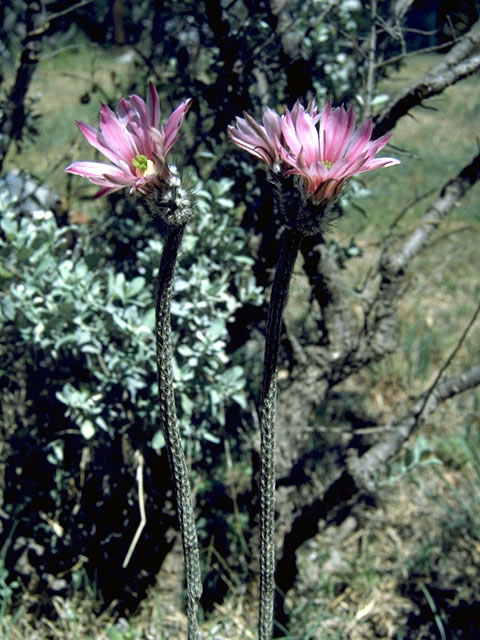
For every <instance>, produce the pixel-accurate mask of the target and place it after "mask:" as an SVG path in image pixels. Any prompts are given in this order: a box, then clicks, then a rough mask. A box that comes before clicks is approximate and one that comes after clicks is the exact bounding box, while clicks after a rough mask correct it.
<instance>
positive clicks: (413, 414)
mask: <svg viewBox="0 0 480 640" xmlns="http://www.w3.org/2000/svg"><path fill="white" fill-rule="evenodd" d="M479 385H480V366H475V367H472V368H470V369H468V370H466V371H464V372H463V373H461V374H459V375H456V376H453V377H451V378H448V379H446V380H444V381H443V382H440V383H439V384H438V385H437V387H436V389H435V391H434V392H433V393H431V394H430V398H429V400H428V402H427V405H426V406H425V409H424V411H423V413H422V415H421V419H420V420H419V419H418V418H419V411H420V408H421V406H422V404H423V402H424V398H425V394H426V393H430V390H428V391H426V392H425V393H423V394H422V395H421V396H419V398H418V399H417V400H416V402H415V403H414V404H413V406H412V407H411V408H410V409H409V410H408V411H407V412H406V413H405V414H404V415H403V416H402V417H401V418H400V419H399V420H394V421H392V422H391V423H390V425H389V427H390V430H389V434H390V435H389V436H388V437H387V438H385V440H383V441H382V442H379V443H378V444H375V445H373V446H372V447H370V448H369V449H368V450H367V452H366V453H364V454H363V455H362V456H361V457H359V458H357V459H354V458H349V459H348V462H347V461H345V462H344V468H343V470H340V471H339V472H338V474H337V476H336V478H335V480H333V481H332V482H331V483H330V485H329V486H328V488H327V489H326V490H325V491H324V493H323V495H322V496H321V497H318V498H315V499H314V500H311V501H310V502H309V503H304V504H302V505H301V507H299V506H298V505H294V507H293V509H294V510H295V513H296V514H298V515H297V516H296V517H295V519H294V520H293V523H292V525H291V527H290V529H289V530H288V532H287V533H286V535H285V539H284V544H283V551H282V555H281V557H280V558H279V561H278V564H277V571H276V578H275V580H276V584H277V587H278V588H277V600H276V619H277V621H278V622H279V623H280V624H282V625H284V626H287V625H288V614H287V613H286V611H285V608H284V602H285V596H286V594H287V593H288V591H289V590H290V589H291V588H292V587H293V586H294V584H295V580H296V577H297V561H296V551H297V549H298V548H299V547H300V546H301V545H302V544H303V543H304V542H306V541H307V540H309V539H310V538H312V537H313V536H315V535H316V534H317V533H318V523H319V521H320V520H323V521H325V523H326V524H331V523H336V524H340V523H341V522H342V521H343V520H344V519H345V518H346V516H347V515H348V513H349V512H350V511H351V508H352V505H353V504H355V503H356V502H357V501H358V498H359V497H360V496H361V495H363V494H364V493H365V489H368V492H369V493H371V492H372V491H374V490H375V482H374V478H375V477H376V476H377V475H378V473H379V471H380V470H382V469H383V468H384V465H385V463H386V462H387V461H388V460H390V459H391V458H392V457H393V456H394V455H396V454H397V453H398V452H399V451H400V449H401V447H402V446H403V444H404V443H405V441H406V440H407V439H408V438H409V437H410V435H411V434H412V433H413V432H414V431H415V430H416V429H417V428H418V427H419V426H420V424H422V423H423V422H424V421H425V419H426V418H427V417H428V416H429V415H430V414H431V413H432V412H433V411H434V410H435V409H436V408H437V407H438V405H439V404H440V403H441V402H444V401H445V400H448V399H449V398H451V397H453V396H455V395H458V394H459V393H463V392H464V391H467V390H469V389H473V388H475V387H477V386H479ZM297 480H298V478H296V479H294V482H297ZM295 491H296V494H300V493H301V487H299V486H298V482H297V486H296V487H295ZM302 495H303V496H305V495H306V494H305V492H303V494H302ZM307 495H311V490H310V491H309V492H308V494H307Z"/></svg>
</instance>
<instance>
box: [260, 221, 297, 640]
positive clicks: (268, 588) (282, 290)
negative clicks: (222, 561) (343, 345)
mask: <svg viewBox="0 0 480 640" xmlns="http://www.w3.org/2000/svg"><path fill="white" fill-rule="evenodd" d="M301 240H302V234H301V233H300V232H298V231H296V230H294V229H285V231H284V233H283V236H282V239H281V246H280V255H279V257H278V262H277V266H276V269H275V276H274V280H273V285H272V291H271V294H270V304H269V307H268V314H267V333H266V338H265V359H264V366H263V383H262V399H261V409H260V436H261V443H260V535H261V541H260V612H259V640H270V639H271V637H272V632H273V607H274V599H275V581H274V577H275V407H276V396H277V360H278V347H279V344H280V334H281V329H282V316H283V311H284V309H285V305H286V303H287V297H288V287H289V284H290V280H291V277H292V274H293V268H294V266H295V261H296V258H297V255H298V250H299V248H300V243H301Z"/></svg>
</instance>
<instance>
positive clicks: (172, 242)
mask: <svg viewBox="0 0 480 640" xmlns="http://www.w3.org/2000/svg"><path fill="white" fill-rule="evenodd" d="M184 231H185V225H179V226H174V227H169V229H168V231H167V233H166V238H165V242H164V246H163V253H162V257H161V260H160V267H159V271H158V278H157V285H156V325H155V337H156V345H157V367H158V368H157V374H158V398H159V402H160V423H161V427H162V429H163V433H164V436H165V443H166V447H167V452H168V459H169V464H170V469H171V473H172V476H173V484H174V489H175V498H176V502H177V513H178V520H179V524H180V532H181V536H182V543H183V553H184V558H185V577H186V586H187V617H188V640H199V639H200V633H199V630H198V622H197V610H198V601H199V599H200V595H201V591H202V583H201V576H200V560H199V552H198V541H197V532H196V528H195V516H194V512H193V506H192V498H191V491H190V482H189V480H188V470H187V463H186V460H185V454H184V451H183V446H182V439H181V435H180V430H179V428H178V425H177V416H176V409H175V397H174V391H173V377H172V349H171V341H170V303H171V298H172V283H173V276H174V272H175V267H176V263H177V257H178V253H179V250H180V245H181V242H182V238H183V234H184Z"/></svg>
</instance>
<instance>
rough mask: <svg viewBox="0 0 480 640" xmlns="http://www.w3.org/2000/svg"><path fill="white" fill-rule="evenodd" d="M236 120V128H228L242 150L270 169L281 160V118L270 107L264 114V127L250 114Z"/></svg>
mask: <svg viewBox="0 0 480 640" xmlns="http://www.w3.org/2000/svg"><path fill="white" fill-rule="evenodd" d="M243 115H244V116H245V117H244V118H239V117H237V118H235V120H236V127H228V135H229V136H230V139H231V140H232V141H233V142H234V143H235V144H236V145H237V146H239V147H240V148H241V149H244V150H245V151H248V152H249V153H251V154H252V155H254V156H256V157H257V158H260V160H263V161H264V162H265V164H267V165H268V166H269V167H270V168H272V167H274V166H275V165H277V164H278V163H279V162H280V160H281V143H280V138H281V135H282V132H281V128H280V123H281V117H280V116H279V115H278V113H276V112H275V111H273V110H272V109H269V108H268V107H267V108H266V109H265V113H264V114H263V126H262V125H261V124H258V123H257V122H256V121H255V120H254V119H253V118H252V116H250V115H249V114H248V113H244V114H243Z"/></svg>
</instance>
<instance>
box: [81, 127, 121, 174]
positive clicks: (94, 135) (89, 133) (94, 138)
mask: <svg viewBox="0 0 480 640" xmlns="http://www.w3.org/2000/svg"><path fill="white" fill-rule="evenodd" d="M76 124H77V126H78V128H79V129H80V131H81V132H82V133H83V135H84V136H85V138H86V139H87V142H88V143H89V144H91V145H92V147H94V148H95V149H97V151H100V153H101V154H103V155H104V156H105V157H106V158H108V159H109V160H111V161H112V162H114V163H115V164H119V163H121V162H122V161H123V159H122V158H121V157H120V156H119V155H118V154H117V153H115V152H114V151H112V149H110V147H108V146H106V145H105V144H103V143H102V142H101V141H100V140H99V136H100V135H101V134H100V132H99V131H97V129H95V127H92V126H91V125H89V124H87V123H86V122H78V121H77V123H76Z"/></svg>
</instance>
